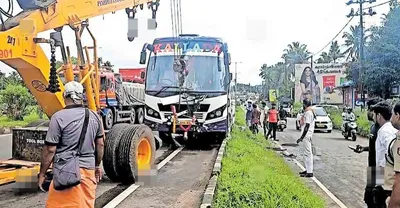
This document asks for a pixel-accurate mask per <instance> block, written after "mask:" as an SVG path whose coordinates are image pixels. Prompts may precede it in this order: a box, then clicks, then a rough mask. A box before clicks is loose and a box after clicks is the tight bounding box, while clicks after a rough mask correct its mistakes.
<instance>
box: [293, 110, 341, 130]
mask: <svg viewBox="0 0 400 208" xmlns="http://www.w3.org/2000/svg"><path fill="white" fill-rule="evenodd" d="M311 108H312V109H313V110H314V112H315V116H316V117H317V118H316V119H315V131H326V132H328V133H331V132H332V128H333V124H332V120H331V118H330V117H329V116H330V115H329V114H328V113H327V112H326V110H325V109H324V108H323V107H318V106H312V107H311ZM303 114H304V111H303V110H301V111H300V112H299V113H298V114H297V117H296V129H297V130H300V119H301V117H302V116H303Z"/></svg>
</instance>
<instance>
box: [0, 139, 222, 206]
mask: <svg viewBox="0 0 400 208" xmlns="http://www.w3.org/2000/svg"><path fill="white" fill-rule="evenodd" d="M0 142H1V143H2V145H1V146H0V153H1V155H0V156H1V157H0V160H1V159H9V158H10V157H11V135H3V136H0ZM6 144H8V145H6ZM169 152H170V151H167V149H166V148H164V147H163V148H162V149H161V150H159V151H157V156H156V157H158V160H162V158H164V157H166V156H167V155H168V153H169ZM217 153H218V148H212V147H208V148H202V150H197V149H196V150H191V149H184V150H183V151H182V152H181V153H179V154H178V155H177V156H176V157H174V158H173V159H172V160H171V161H170V162H168V163H167V164H166V165H165V166H164V167H163V168H162V169H161V170H159V172H158V173H157V177H154V178H152V183H151V184H145V185H142V186H141V187H140V188H139V189H137V190H136V191H135V192H133V193H132V194H131V195H130V196H128V197H127V198H126V199H125V200H124V201H122V203H121V204H120V205H119V206H118V207H129V208H133V207H143V208H144V207H146V208H147V207H160V208H161V207H176V208H180V207H182V208H186V207H199V206H200V204H201V199H202V195H203V193H204V191H205V189H206V186H207V184H208V180H209V178H210V176H211V172H212V169H213V165H214V162H215V158H216V155H217ZM14 186H15V184H8V185H4V186H0V207H4V208H27V207H30V208H31V207H44V205H45V202H46V199H47V194H46V193H37V192H36V193H32V194H23V195H16V194H15V192H14V190H13V188H14ZM125 188H126V187H123V186H118V184H116V183H112V182H111V181H109V180H107V178H105V180H103V181H102V182H101V183H100V184H99V185H98V186H97V190H96V205H95V207H96V208H98V207H103V206H104V205H105V204H106V203H108V202H109V201H110V200H111V199H113V198H114V197H115V196H117V195H118V194H119V193H121V191H123V190H124V189H125Z"/></svg>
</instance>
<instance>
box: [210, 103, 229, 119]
mask: <svg viewBox="0 0 400 208" xmlns="http://www.w3.org/2000/svg"><path fill="white" fill-rule="evenodd" d="M225 109H226V105H224V106H221V107H220V108H217V109H215V110H213V111H211V112H209V113H208V114H207V118H206V120H209V119H214V118H218V117H221V116H222V115H223V113H224V111H225Z"/></svg>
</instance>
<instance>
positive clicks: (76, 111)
mask: <svg viewBox="0 0 400 208" xmlns="http://www.w3.org/2000/svg"><path fill="white" fill-rule="evenodd" d="M63 97H64V101H65V105H66V107H65V108H64V109H62V110H60V111H58V112H56V113H55V114H54V115H53V116H52V117H51V120H50V124H49V129H48V132H47V135H46V139H45V145H44V148H43V157H42V161H41V165H40V173H39V176H38V178H39V181H38V185H39V188H40V189H41V190H43V191H45V190H44V186H43V184H44V181H45V174H46V171H47V169H48V168H49V166H50V164H51V163H52V161H54V162H53V180H52V182H51V184H50V187H49V194H48V199H47V202H46V207H94V202H95V195H96V193H95V192H96V184H97V183H98V182H99V181H100V179H101V176H102V173H101V168H100V162H101V160H102V159H103V152H104V130H103V126H102V122H101V120H100V117H99V116H98V115H97V113H96V112H94V111H91V110H89V109H87V108H85V107H84V105H83V86H82V85H81V84H80V83H78V82H75V81H72V82H68V83H67V84H66V85H65V91H64V93H63ZM75 158H78V160H76V159H75Z"/></svg>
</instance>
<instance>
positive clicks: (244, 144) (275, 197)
mask: <svg viewBox="0 0 400 208" xmlns="http://www.w3.org/2000/svg"><path fill="white" fill-rule="evenodd" d="M239 126H245V121H244V112H243V110H238V111H236V125H235V127H234V129H233V132H232V138H231V139H230V140H229V141H228V143H227V146H226V148H227V149H226V152H225V155H224V158H223V159H222V172H221V175H220V177H219V178H218V185H217V191H216V197H215V199H214V206H213V207H216V208H239V207H240V208H254V207H271V208H276V207H281V208H284V207H288V208H291V207H293V208H294V207H296V208H297V207H304V208H309V207H313V208H318V207H324V201H323V200H322V199H321V198H319V197H318V196H317V195H316V194H314V193H313V192H312V191H311V190H310V189H309V188H308V187H307V186H306V185H305V184H304V183H303V181H302V180H301V179H300V178H299V177H297V176H295V175H294V174H293V171H292V170H291V168H290V167H289V166H288V165H287V164H286V162H285V161H284V160H283V158H281V157H279V156H278V155H277V154H276V153H275V152H274V151H272V150H267V149H266V147H267V146H269V145H270V144H269V143H268V141H266V140H265V139H264V138H263V136H262V135H261V134H259V135H257V136H254V135H253V134H252V133H251V132H250V131H249V130H245V131H241V130H240V129H239V128H238V127H239Z"/></svg>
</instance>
